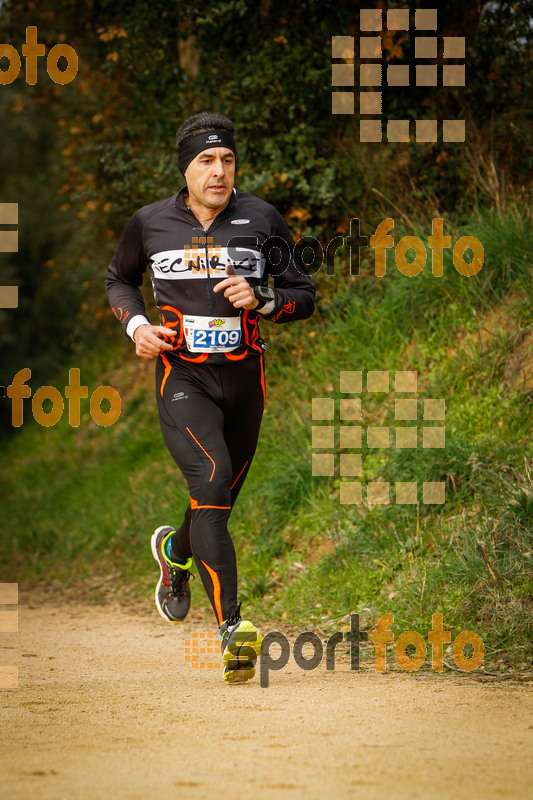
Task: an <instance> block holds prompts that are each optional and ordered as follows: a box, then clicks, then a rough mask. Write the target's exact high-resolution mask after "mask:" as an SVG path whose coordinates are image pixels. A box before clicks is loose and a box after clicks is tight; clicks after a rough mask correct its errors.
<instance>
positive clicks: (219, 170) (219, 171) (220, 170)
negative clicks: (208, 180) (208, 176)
mask: <svg viewBox="0 0 533 800" xmlns="http://www.w3.org/2000/svg"><path fill="white" fill-rule="evenodd" d="M212 172H213V175H224V172H225V166H224V162H223V161H222V159H221V158H217V159H216V160H215V161H213V169H212Z"/></svg>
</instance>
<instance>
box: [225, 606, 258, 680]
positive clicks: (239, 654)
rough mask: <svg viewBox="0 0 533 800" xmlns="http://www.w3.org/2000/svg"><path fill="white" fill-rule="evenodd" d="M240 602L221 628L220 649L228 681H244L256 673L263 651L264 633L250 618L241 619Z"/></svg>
mask: <svg viewBox="0 0 533 800" xmlns="http://www.w3.org/2000/svg"><path fill="white" fill-rule="evenodd" d="M240 607H241V606H240V603H239V605H238V606H237V608H236V611H235V613H234V614H233V615H231V616H230V617H229V618H228V619H227V620H225V621H224V622H223V623H222V625H221V626H220V629H219V635H220V649H221V651H222V663H223V665H224V680H225V681H226V683H244V681H248V680H250V678H253V677H254V675H255V663H256V661H257V657H258V656H259V654H260V653H261V643H262V641H263V636H262V634H260V633H259V631H258V630H257V628H256V627H255V625H253V624H252V623H251V622H250V620H247V619H241V616H240Z"/></svg>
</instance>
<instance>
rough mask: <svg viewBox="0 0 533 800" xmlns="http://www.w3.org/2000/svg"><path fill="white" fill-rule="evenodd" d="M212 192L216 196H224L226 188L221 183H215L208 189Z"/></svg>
mask: <svg viewBox="0 0 533 800" xmlns="http://www.w3.org/2000/svg"><path fill="white" fill-rule="evenodd" d="M207 188H208V189H209V190H210V191H211V192H215V193H216V194H222V192H225V191H226V187H225V186H224V185H223V184H221V183H215V184H213V185H212V186H208V187H207Z"/></svg>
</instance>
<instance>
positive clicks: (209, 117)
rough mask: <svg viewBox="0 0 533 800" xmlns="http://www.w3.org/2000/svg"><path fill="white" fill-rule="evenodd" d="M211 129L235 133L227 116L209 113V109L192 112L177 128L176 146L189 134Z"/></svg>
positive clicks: (192, 134)
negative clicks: (197, 112)
mask: <svg viewBox="0 0 533 800" xmlns="http://www.w3.org/2000/svg"><path fill="white" fill-rule="evenodd" d="M213 130H219V131H228V133H235V128H234V126H233V123H232V122H231V120H229V119H228V118H227V117H223V116H222V114H211V113H210V112H209V111H201V112H200V113H199V114H193V116H192V117H189V118H188V119H186V120H185V122H184V123H183V124H182V125H180V127H179V128H178V132H177V133H176V147H179V146H180V145H181V144H182V142H184V141H185V139H188V138H189V137H190V136H195V135H196V134H197V133H206V132H207V131H213Z"/></svg>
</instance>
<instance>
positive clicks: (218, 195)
mask: <svg viewBox="0 0 533 800" xmlns="http://www.w3.org/2000/svg"><path fill="white" fill-rule="evenodd" d="M185 179H186V181H187V189H188V191H189V195H190V196H191V198H192V199H194V200H195V201H196V202H197V203H199V204H200V205H202V206H204V207H205V208H206V209H210V210H215V209H220V210H222V209H223V208H224V206H225V205H226V204H227V202H228V200H229V198H230V195H231V192H232V189H233V183H234V180H235V155H234V154H233V151H232V150H230V149H229V147H210V148H208V149H207V150H202V152H201V153H198V155H197V156H196V157H195V158H193V160H192V161H191V163H190V164H189V166H188V167H187V169H186V170H185Z"/></svg>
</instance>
